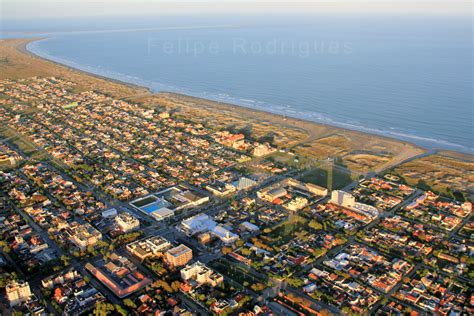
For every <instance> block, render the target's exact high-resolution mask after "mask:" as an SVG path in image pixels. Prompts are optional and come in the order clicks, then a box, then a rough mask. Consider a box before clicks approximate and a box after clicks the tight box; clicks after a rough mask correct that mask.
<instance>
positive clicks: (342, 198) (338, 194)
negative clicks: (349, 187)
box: [331, 190, 356, 208]
mask: <svg viewBox="0 0 474 316" xmlns="http://www.w3.org/2000/svg"><path fill="white" fill-rule="evenodd" d="M331 202H332V203H334V204H336V205H339V206H342V207H347V208H353V207H354V205H355V203H356V201H355V197H354V196H353V195H352V194H350V193H347V192H345V191H341V190H334V191H332V193H331Z"/></svg>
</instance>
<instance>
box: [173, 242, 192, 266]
mask: <svg viewBox="0 0 474 316" xmlns="http://www.w3.org/2000/svg"><path fill="white" fill-rule="evenodd" d="M192 258H193V251H192V250H191V249H190V248H189V247H187V246H185V245H179V246H178V247H174V248H171V249H170V250H168V251H167V252H166V260H168V263H169V264H170V265H172V266H173V267H179V266H184V265H185V264H186V263H188V262H189V261H190V260H191V259H192Z"/></svg>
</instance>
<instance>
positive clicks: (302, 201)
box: [284, 196, 308, 212]
mask: <svg viewBox="0 0 474 316" xmlns="http://www.w3.org/2000/svg"><path fill="white" fill-rule="evenodd" d="M306 205H308V200H307V199H306V198H304V197H301V196H297V197H296V198H294V199H292V200H291V201H289V202H288V203H287V204H286V205H284V207H285V208H286V209H287V210H290V211H293V212H296V211H299V210H301V209H302V208H304V207H305V206H306Z"/></svg>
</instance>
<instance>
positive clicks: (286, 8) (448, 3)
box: [0, 0, 472, 19]
mask: <svg viewBox="0 0 474 316" xmlns="http://www.w3.org/2000/svg"><path fill="white" fill-rule="evenodd" d="M221 12H222V13H249V12H250V13H253V12H266V13H280V12H306V13H307V12H319V13H328V12H336V13H375V14H381V13H405V14H413V13H416V14H419V13H425V14H450V15H453V14H454V15H455V14H462V15H467V14H472V3H471V1H466V0H443V1H432V0H365V1H364V0H362V1H361V0H325V1H321V0H313V1H300V2H293V1H269V0H260V1H255V0H238V1H235V0H219V1H200V0H187V1H180V0H175V1H172V2H171V1H169V0H167V1H161V0H101V1H92V0H0V19H1V18H4V19H17V18H18V19H21V18H31V17H43V18H48V17H74V16H100V15H140V14H176V13H186V14H189V13H196V14H198V13H204V14H206V13H207V14H208V13H221Z"/></svg>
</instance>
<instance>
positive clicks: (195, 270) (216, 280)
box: [181, 261, 224, 287]
mask: <svg viewBox="0 0 474 316" xmlns="http://www.w3.org/2000/svg"><path fill="white" fill-rule="evenodd" d="M181 278H182V279H183V280H184V281H188V280H191V279H193V280H195V281H196V282H197V283H199V284H210V285H211V286H213V287H214V286H217V285H219V284H220V283H222V282H223V281H224V277H223V276H222V275H221V274H219V273H217V272H214V270H212V269H210V268H208V267H207V266H205V265H204V264H202V263H201V262H199V261H198V262H195V263H193V264H191V265H187V266H185V267H184V268H183V269H181Z"/></svg>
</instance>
